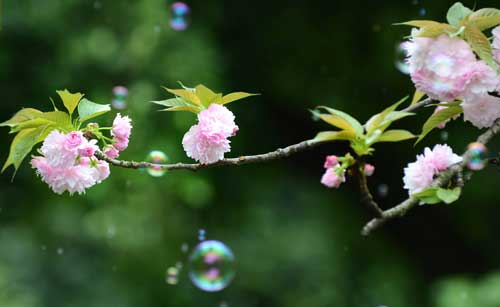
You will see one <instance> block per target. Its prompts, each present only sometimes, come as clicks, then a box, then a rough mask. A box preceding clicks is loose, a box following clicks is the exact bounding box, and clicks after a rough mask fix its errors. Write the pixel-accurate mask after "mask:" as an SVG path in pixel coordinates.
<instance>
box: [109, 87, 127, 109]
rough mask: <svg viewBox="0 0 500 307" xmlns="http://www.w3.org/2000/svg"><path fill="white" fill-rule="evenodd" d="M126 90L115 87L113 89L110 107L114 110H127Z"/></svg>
mask: <svg viewBox="0 0 500 307" xmlns="http://www.w3.org/2000/svg"><path fill="white" fill-rule="evenodd" d="M127 96H128V89H127V88H126V87H124V86H121V85H119V86H115V87H114V88H113V100H111V106H112V107H113V108H114V109H116V110H123V109H126V108H127Z"/></svg>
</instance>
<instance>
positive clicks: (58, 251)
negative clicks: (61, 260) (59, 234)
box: [57, 247, 64, 255]
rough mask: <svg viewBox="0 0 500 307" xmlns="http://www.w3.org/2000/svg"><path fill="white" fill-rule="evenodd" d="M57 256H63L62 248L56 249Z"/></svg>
mask: <svg viewBox="0 0 500 307" xmlns="http://www.w3.org/2000/svg"><path fill="white" fill-rule="evenodd" d="M57 254H58V255H62V254H64V248H62V247H59V248H58V249H57Z"/></svg>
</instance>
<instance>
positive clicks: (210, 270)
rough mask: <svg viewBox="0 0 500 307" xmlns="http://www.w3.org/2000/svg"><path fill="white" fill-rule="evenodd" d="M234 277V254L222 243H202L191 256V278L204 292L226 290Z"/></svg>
mask: <svg viewBox="0 0 500 307" xmlns="http://www.w3.org/2000/svg"><path fill="white" fill-rule="evenodd" d="M234 275H235V271H234V255H233V252H232V251H231V250H230V249H229V247H227V246H226V245H225V244H224V243H222V242H219V241H204V242H201V243H200V244H199V245H198V246H196V248H195V249H194V250H193V252H192V253H191V255H190V256H189V278H190V279H191V281H192V282H193V284H194V285H195V286H196V287H198V288H199V289H201V290H203V291H207V292H215V291H220V290H222V289H224V288H226V287H227V286H228V285H229V283H230V282H231V281H232V280H233V278H234Z"/></svg>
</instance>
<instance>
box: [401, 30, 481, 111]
mask: <svg viewBox="0 0 500 307" xmlns="http://www.w3.org/2000/svg"><path fill="white" fill-rule="evenodd" d="M404 48H405V49H406V51H407V54H408V63H409V66H410V67H409V70H410V75H411V78H412V80H413V83H415V86H416V87H417V89H419V90H420V91H422V92H424V93H426V94H427V95H428V96H429V97H431V98H433V99H436V100H440V101H453V100H454V99H455V98H457V97H459V96H461V95H462V94H463V93H464V92H465V90H466V89H467V86H468V85H469V83H471V82H472V81H473V80H474V79H482V78H481V77H482V76H483V75H484V74H486V73H488V71H487V69H486V68H485V67H484V66H483V65H481V64H478V61H477V60H476V56H475V54H474V52H473V51H472V49H471V48H470V46H469V45H468V44H467V43H466V42H465V41H464V40H462V39H460V38H458V37H450V36H449V35H447V34H442V35H440V36H439V37H437V38H433V39H431V38H420V37H416V38H413V39H412V41H410V42H407V43H405V44H404Z"/></svg>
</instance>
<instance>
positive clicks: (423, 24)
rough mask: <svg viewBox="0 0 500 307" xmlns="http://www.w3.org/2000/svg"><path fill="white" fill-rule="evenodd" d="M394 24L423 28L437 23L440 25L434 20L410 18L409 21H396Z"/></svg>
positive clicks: (437, 24)
mask: <svg viewBox="0 0 500 307" xmlns="http://www.w3.org/2000/svg"><path fill="white" fill-rule="evenodd" d="M395 25H397V26H410V27H417V28H425V27H435V26H439V25H442V23H440V22H437V21H434V20H411V21H406V22H400V23H396V24H395Z"/></svg>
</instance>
